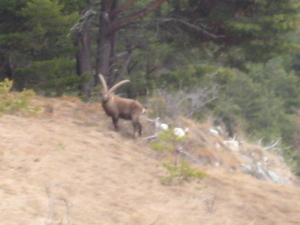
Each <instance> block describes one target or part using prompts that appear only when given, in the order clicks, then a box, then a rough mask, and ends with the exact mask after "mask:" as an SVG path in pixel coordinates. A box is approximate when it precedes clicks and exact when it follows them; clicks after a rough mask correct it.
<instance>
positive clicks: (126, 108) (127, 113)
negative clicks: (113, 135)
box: [99, 74, 145, 138]
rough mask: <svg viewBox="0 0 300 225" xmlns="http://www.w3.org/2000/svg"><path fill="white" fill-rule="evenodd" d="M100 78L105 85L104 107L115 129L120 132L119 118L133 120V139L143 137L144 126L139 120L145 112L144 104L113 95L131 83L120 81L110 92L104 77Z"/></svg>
mask: <svg viewBox="0 0 300 225" xmlns="http://www.w3.org/2000/svg"><path fill="white" fill-rule="evenodd" d="M99 77H100V80H101V82H102V85H103V91H102V106H103V109H104V111H105V113H106V115H107V116H110V117H111V118H112V121H113V124H114V127H115V129H116V130H119V127H118V120H119V118H122V119H125V120H131V121H132V125H133V130H134V135H133V137H134V138H135V137H136V135H137V134H138V135H139V136H141V134H142V125H141V123H140V121H139V118H140V116H141V115H142V114H143V113H144V111H145V109H144V107H143V106H142V104H141V103H139V102H138V101H136V100H133V99H127V98H121V97H119V96H117V95H114V94H113V93H112V92H113V91H114V90H115V89H116V88H117V87H119V86H120V85H122V84H124V83H127V82H129V80H123V81H120V82H119V83H117V84H115V85H114V86H113V87H111V88H110V89H109V90H108V88H107V84H106V81H105V79H104V77H103V76H102V75H101V74H100V75H99Z"/></svg>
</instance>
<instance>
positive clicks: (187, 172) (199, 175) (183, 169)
mask: <svg viewBox="0 0 300 225" xmlns="http://www.w3.org/2000/svg"><path fill="white" fill-rule="evenodd" d="M162 166H163V167H165V168H166V169H167V170H168V172H169V175H168V176H167V177H165V178H162V179H160V183H161V184H163V185H171V184H176V183H177V184H183V183H184V182H190V181H193V180H195V179H203V178H205V177H206V174H205V173H204V172H202V171H199V170H197V169H196V168H192V167H191V166H190V165H189V163H188V162H187V161H186V160H181V162H180V164H179V165H171V164H170V163H163V164H162Z"/></svg>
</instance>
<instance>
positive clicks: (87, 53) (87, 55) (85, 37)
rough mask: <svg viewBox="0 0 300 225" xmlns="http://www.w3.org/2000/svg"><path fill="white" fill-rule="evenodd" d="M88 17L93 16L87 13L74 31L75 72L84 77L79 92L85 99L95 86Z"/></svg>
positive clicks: (91, 13) (89, 95)
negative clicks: (75, 48)
mask: <svg viewBox="0 0 300 225" xmlns="http://www.w3.org/2000/svg"><path fill="white" fill-rule="evenodd" d="M88 13H90V14H88ZM90 16H93V12H90V11H87V12H86V14H85V16H84V19H83V22H82V23H81V24H79V28H78V29H75V32H74V34H75V42H74V45H75V47H78V48H79V49H78V50H77V52H76V72H77V74H78V75H79V76H85V77H86V78H84V82H83V83H82V84H80V85H79V91H80V95H83V96H85V97H86V98H89V97H91V95H92V91H93V87H94V85H95V80H94V77H93V75H92V58H91V34H90V33H91V22H90V19H89V18H90Z"/></svg>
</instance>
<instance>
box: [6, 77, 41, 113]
mask: <svg viewBox="0 0 300 225" xmlns="http://www.w3.org/2000/svg"><path fill="white" fill-rule="evenodd" d="M12 85H13V82H12V81H10V80H8V79H5V80H4V81H3V82H0V115H1V116H2V115H3V114H5V113H8V114H13V113H17V112H20V113H21V114H22V115H24V116H29V115H35V114H36V113H37V112H38V111H39V110H40V107H39V106H34V105H32V104H31V98H32V97H33V96H34V95H35V93H34V91H32V90H24V91H22V92H20V93H16V92H9V90H10V89H11V87H12Z"/></svg>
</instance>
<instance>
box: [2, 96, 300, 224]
mask: <svg viewBox="0 0 300 225" xmlns="http://www.w3.org/2000/svg"><path fill="white" fill-rule="evenodd" d="M35 102H36V103H38V104H41V105H42V106H43V112H41V113H40V114H39V115H38V116H35V117H29V118H28V117H27V118H25V117H22V116H16V115H4V116H2V117H0V137H1V142H0V198H1V202H0V224H3V225H115V224H120V225H187V224H189V225H200V224H201V225H202V224H205V225H299V224H300V188H299V187H297V186H296V185H292V184H289V185H287V184H276V183H273V182H269V181H261V180H258V179H256V178H254V177H252V176H250V175H248V174H243V173H241V172H239V171H234V170H229V169H228V168H227V167H213V166H204V167H202V168H201V170H202V171H205V172H206V173H207V177H206V178H205V179H203V180H199V181H194V182H191V183H185V184H183V185H173V186H164V185H161V184H160V183H159V179H161V178H163V177H165V176H166V170H165V168H163V167H162V166H159V165H161V163H162V159H161V156H159V155H158V153H157V152H156V151H153V150H151V149H150V148H149V143H148V141H146V140H143V139H137V140H133V139H132V138H131V137H130V135H131V124H130V123H129V122H124V121H120V122H121V123H120V124H121V131H120V132H119V133H117V132H115V131H113V129H112V124H111V121H110V119H109V118H107V117H106V116H105V115H104V113H103V110H102V109H101V105H100V104H96V103H95V104H86V103H82V102H80V101H79V100H77V99H75V98H74V99H73V98H61V99H50V98H49V99H46V98H41V97H37V98H36V99H35ZM145 123H146V122H145ZM145 126H147V125H145ZM145 130H146V134H145V135H147V129H145ZM149 130H150V128H149V129H148V133H149V134H150V133H151V132H150V131H149ZM191 132H192V131H191ZM199 148H200V147H199ZM200 150H201V148H200Z"/></svg>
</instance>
